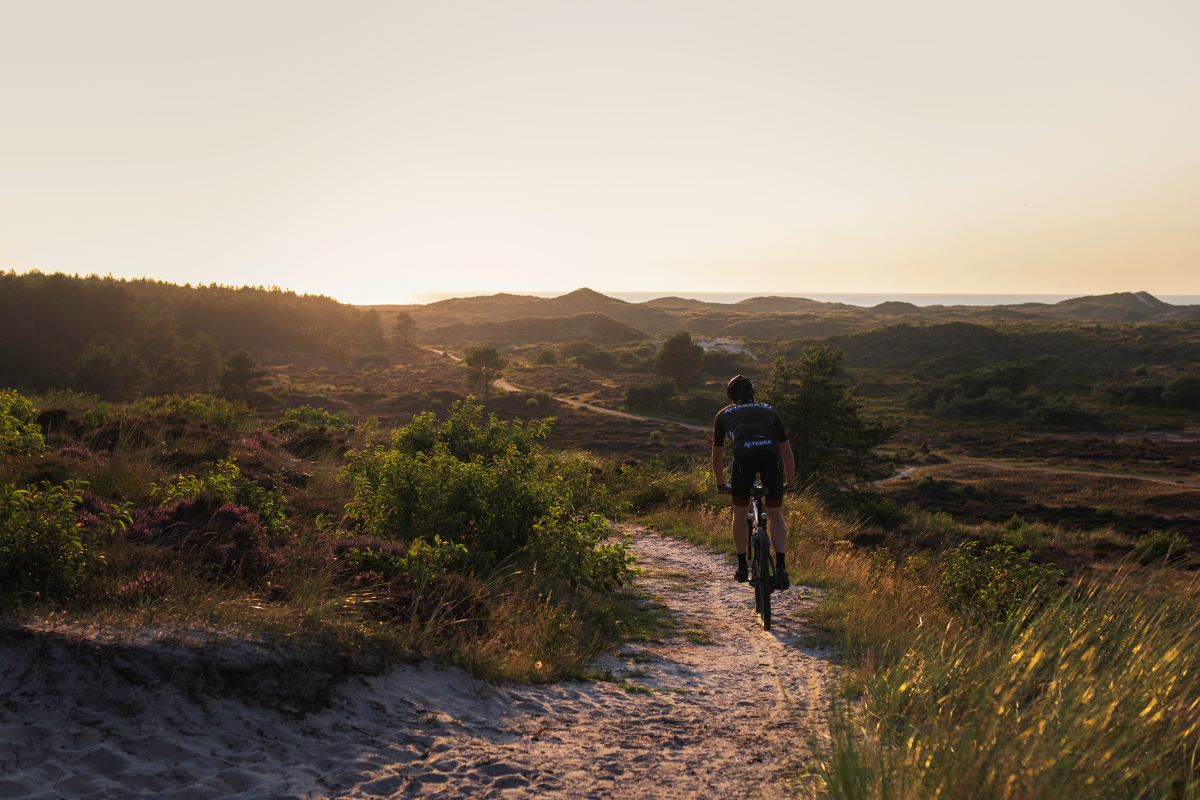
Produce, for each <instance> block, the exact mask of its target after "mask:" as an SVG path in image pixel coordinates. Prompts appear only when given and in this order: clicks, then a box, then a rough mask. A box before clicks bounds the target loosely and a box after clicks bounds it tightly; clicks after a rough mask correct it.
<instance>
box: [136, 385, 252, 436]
mask: <svg viewBox="0 0 1200 800" xmlns="http://www.w3.org/2000/svg"><path fill="white" fill-rule="evenodd" d="M123 411H124V415H125V416H130V417H133V416H140V415H142V414H177V415H179V416H181V417H185V418H187V419H188V420H190V421H192V422H196V423H203V424H205V425H208V426H210V427H213V428H216V429H218V430H222V431H234V430H240V429H242V428H244V427H245V426H246V425H247V423H249V422H250V421H251V420H252V419H253V418H254V414H253V412H251V411H250V409H249V408H248V407H247V406H246V404H245V403H242V402H240V401H234V400H226V399H225V398H222V397H214V396H212V395H210V394H189V395H183V396H181V395H177V394H169V395H161V396H158V397H147V398H146V399H145V400H141V401H139V402H137V403H132V404H130V405H128V406H124V407H123Z"/></svg>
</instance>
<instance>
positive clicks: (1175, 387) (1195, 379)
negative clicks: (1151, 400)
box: [1163, 375, 1200, 408]
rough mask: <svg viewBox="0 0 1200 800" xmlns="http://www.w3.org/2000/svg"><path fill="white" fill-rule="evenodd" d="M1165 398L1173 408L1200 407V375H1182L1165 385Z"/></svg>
mask: <svg viewBox="0 0 1200 800" xmlns="http://www.w3.org/2000/svg"><path fill="white" fill-rule="evenodd" d="M1163 400H1164V401H1165V402H1166V404H1167V405H1169V406H1171V407H1172V408H1200V375H1181V376H1179V377H1178V378H1173V379H1172V380H1170V381H1168V382H1167V385H1166V386H1164V387H1163Z"/></svg>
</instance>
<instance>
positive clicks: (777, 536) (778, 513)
mask: <svg viewBox="0 0 1200 800" xmlns="http://www.w3.org/2000/svg"><path fill="white" fill-rule="evenodd" d="M779 503H780V505H778V506H773V505H771V503H770V501H768V502H767V521H768V522H770V524H771V544H772V545H773V546H774V548H775V552H776V553H778V554H779V555H784V554H785V553H787V522H786V521H785V520H784V518H783V498H782V497H781V498H779Z"/></svg>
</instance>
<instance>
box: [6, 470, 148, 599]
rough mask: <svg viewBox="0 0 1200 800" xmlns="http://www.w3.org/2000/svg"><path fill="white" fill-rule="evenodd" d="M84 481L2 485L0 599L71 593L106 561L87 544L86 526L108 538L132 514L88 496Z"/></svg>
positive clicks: (94, 532)
mask: <svg viewBox="0 0 1200 800" xmlns="http://www.w3.org/2000/svg"><path fill="white" fill-rule="evenodd" d="M85 486H86V484H84V483H82V482H75V481H68V482H67V483H66V484H63V485H61V486H59V485H52V484H42V485H41V486H39V487H36V488H27V489H18V488H17V487H15V486H8V485H5V486H0V603H5V604H7V603H11V602H14V601H15V602H20V601H21V600H23V599H28V598H33V599H38V598H49V599H54V598H59V597H63V596H66V595H68V594H70V593H72V592H74V591H75V590H77V589H78V588H79V587H80V585H81V583H82V582H83V580H84V578H85V577H86V576H87V574H88V571H89V570H91V569H92V568H94V567H96V566H98V565H100V564H102V563H103V561H102V559H101V558H100V556H98V555H97V554H95V553H94V552H93V551H92V550H91V548H89V547H88V546H87V542H86V541H85V538H84V537H85V533H87V530H85V527H86V528H87V529H90V532H91V533H90V535H93V536H98V537H104V536H107V535H110V534H111V533H113V532H115V531H116V530H118V529H120V528H121V527H123V526H124V525H125V524H126V522H127V521H128V515H127V514H126V513H125V511H124V510H123V509H121V508H120V507H116V508H113V507H109V506H107V504H103V503H97V502H95V501H94V499H89V498H88V497H86V496H85V493H84V487H85ZM93 504H94V505H95V506H96V507H95V508H92V509H89V507H88V506H89V505H93Z"/></svg>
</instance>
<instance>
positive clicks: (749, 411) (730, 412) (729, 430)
mask: <svg viewBox="0 0 1200 800" xmlns="http://www.w3.org/2000/svg"><path fill="white" fill-rule="evenodd" d="M727 436H728V437H729V438H730V439H732V440H733V443H734V444H738V443H739V442H744V441H746V440H748V439H771V440H772V441H775V442H778V443H783V442H786V441H787V440H788V436H787V434H786V433H785V432H784V430H783V421H782V420H781V419H779V414H777V413H775V409H773V408H771V407H770V406H769V405H767V404H766V403H733V404H732V405H728V406H725V407H724V408H722V409H721V410H720V411H718V412H717V416H716V417H715V418H714V419H713V447H721V446H723V445H724V444H725V437H727Z"/></svg>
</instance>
